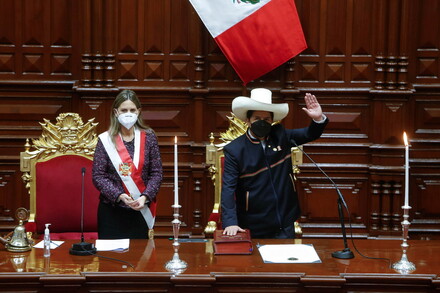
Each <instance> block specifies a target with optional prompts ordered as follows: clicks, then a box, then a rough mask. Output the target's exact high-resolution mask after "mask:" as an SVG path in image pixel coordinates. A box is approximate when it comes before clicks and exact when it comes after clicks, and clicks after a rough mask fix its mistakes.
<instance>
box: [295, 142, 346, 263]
mask: <svg viewBox="0 0 440 293" xmlns="http://www.w3.org/2000/svg"><path fill="white" fill-rule="evenodd" d="M290 142H291V143H292V144H294V145H295V146H296V147H297V148H298V149H299V150H300V151H301V152H302V153H303V154H304V155H306V157H307V158H308V159H309V160H310V161H311V162H312V163H313V164H314V165H315V166H316V167H317V168H318V169H319V171H321V173H322V174H324V175H325V177H327V179H328V180H330V182H331V183H332V184H333V186H334V187H335V189H336V192H337V193H338V201H337V202H338V214H339V222H340V223H341V229H342V239H343V240H344V249H343V250H339V251H335V252H332V256H333V257H334V258H341V259H350V258H354V254H353V252H352V251H351V250H350V248H349V247H348V244H347V234H346V233H345V222H344V210H343V209H342V205H344V206H345V207H346V208H347V204H346V203H345V200H344V197H343V196H342V193H341V191H340V190H339V188H338V186H337V185H336V183H335V182H334V181H333V179H331V178H330V176H328V175H327V173H325V172H324V170H322V168H321V167H319V165H318V164H317V163H316V162H315V161H314V160H313V159H312V158H311V157H310V156H309V155H308V154H307V153H306V152H305V151H304V150H303V149H301V148H300V147H298V145H297V144H296V142H295V140H293V139H291V140H290ZM347 210H348V208H347ZM348 216H350V215H348Z"/></svg>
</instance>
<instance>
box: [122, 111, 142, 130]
mask: <svg viewBox="0 0 440 293" xmlns="http://www.w3.org/2000/svg"><path fill="white" fill-rule="evenodd" d="M137 119H138V115H137V114H136V113H122V114H119V116H118V121H119V123H121V125H122V126H124V127H125V128H127V129H130V128H132V127H133V125H135V124H136V121H137Z"/></svg>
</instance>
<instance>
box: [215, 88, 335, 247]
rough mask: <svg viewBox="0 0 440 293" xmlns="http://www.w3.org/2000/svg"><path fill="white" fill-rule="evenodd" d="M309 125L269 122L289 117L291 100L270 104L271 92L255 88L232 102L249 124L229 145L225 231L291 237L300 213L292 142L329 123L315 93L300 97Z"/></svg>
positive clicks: (318, 132) (226, 150)
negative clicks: (294, 179) (247, 94)
mask: <svg viewBox="0 0 440 293" xmlns="http://www.w3.org/2000/svg"><path fill="white" fill-rule="evenodd" d="M304 99H305V103H306V107H304V108H303V110H304V111H305V113H306V114H307V115H308V116H309V117H310V118H312V122H311V123H310V125H309V126H308V127H305V128H301V129H285V128H284V127H283V126H282V125H281V124H276V125H273V126H272V123H273V122H274V121H280V120H282V119H283V118H284V117H286V116H287V114H288V112H289V105H288V104H286V103H284V104H272V92H271V91H270V90H268V89H263V88H257V89H253V90H252V91H251V96H250V97H237V98H235V99H234V100H233V101H232V112H233V113H234V114H235V116H236V117H237V118H239V119H241V120H243V121H245V122H246V123H247V125H248V127H249V128H248V130H247V131H246V133H245V134H243V135H242V136H240V137H238V138H236V139H234V140H233V141H231V142H230V143H229V144H227V145H226V146H225V147H224V149H223V151H224V154H225V162H224V164H225V165H224V173H223V178H222V194H221V209H222V225H223V228H224V234H227V235H235V234H237V232H243V231H244V230H243V229H249V230H250V231H251V235H252V237H253V238H294V237H295V235H294V222H295V220H296V219H297V218H298V217H299V214H300V209H299V202H298V196H297V193H296V191H295V186H294V182H293V174H292V161H291V151H290V148H291V147H292V146H295V144H297V145H302V144H305V143H307V142H310V141H313V140H315V139H318V138H319V137H320V136H321V134H322V132H323V131H324V128H325V126H326V125H327V123H328V119H327V117H326V116H325V115H324V114H323V113H322V109H321V106H320V105H319V103H318V101H317V99H316V97H315V96H314V95H311V94H309V93H307V94H306V95H305V97H304Z"/></svg>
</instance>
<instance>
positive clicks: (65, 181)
mask: <svg viewBox="0 0 440 293" xmlns="http://www.w3.org/2000/svg"><path fill="white" fill-rule="evenodd" d="M82 168H85V170H86V172H85V174H84V222H83V223H84V224H83V229H84V232H96V231H98V229H97V209H98V203H99V191H98V190H97V189H96V188H95V186H94V185H93V183H92V174H91V173H92V160H90V159H89V158H86V157H83V156H78V155H65V156H59V157H55V158H53V159H51V160H49V161H45V162H38V163H36V166H35V175H36V176H35V185H36V194H35V198H36V215H35V223H36V232H37V233H39V234H42V233H43V231H44V228H45V226H44V224H45V223H51V226H50V231H51V232H52V233H74V232H81V213H82V211H81V202H82V171H81V170H82Z"/></svg>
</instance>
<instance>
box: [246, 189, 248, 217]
mask: <svg viewBox="0 0 440 293" xmlns="http://www.w3.org/2000/svg"><path fill="white" fill-rule="evenodd" d="M248 210H249V191H246V212H247V211H248Z"/></svg>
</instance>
